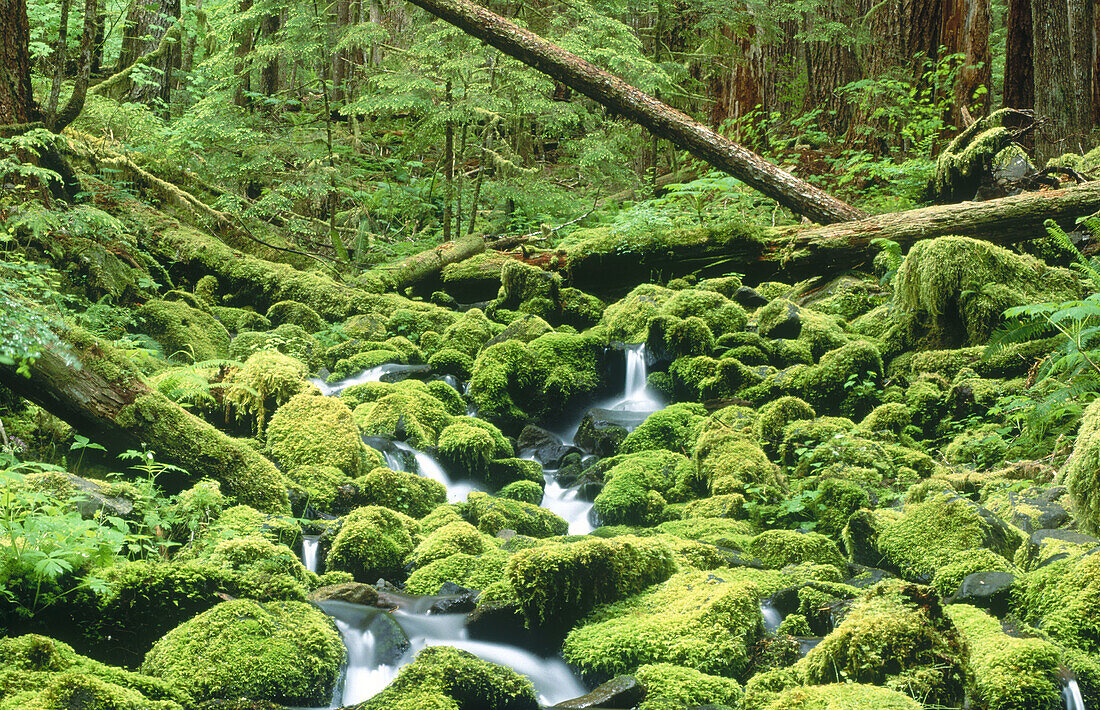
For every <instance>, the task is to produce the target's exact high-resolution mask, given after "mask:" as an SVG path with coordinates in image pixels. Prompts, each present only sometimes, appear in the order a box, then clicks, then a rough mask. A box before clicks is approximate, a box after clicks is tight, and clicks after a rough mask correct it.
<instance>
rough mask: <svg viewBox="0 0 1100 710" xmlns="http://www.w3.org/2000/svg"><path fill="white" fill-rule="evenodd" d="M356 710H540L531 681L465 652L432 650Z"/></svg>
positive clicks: (449, 649) (424, 651)
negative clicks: (475, 709) (538, 709)
mask: <svg viewBox="0 0 1100 710" xmlns="http://www.w3.org/2000/svg"><path fill="white" fill-rule="evenodd" d="M356 708H357V710H463V709H470V710H472V709H473V708H477V709H478V710H537V708H538V703H537V702H536V700H535V690H534V688H533V687H532V686H531V681H529V680H527V679H526V678H524V677H523V676H521V675H519V674H518V673H516V672H515V671H513V670H511V669H510V668H505V667H503V666H498V665H495V664H493V663H489V662H488V661H482V660H481V659H479V658H477V657H476V656H474V655H473V654H472V653H468V652H467V651H460V650H458V649H457V648H448V647H446V646H432V647H429V648H426V649H424V650H423V651H421V652H420V653H418V654H417V656H416V660H414V661H413V662H412V663H411V664H409V665H407V666H405V667H404V668H402V669H401V673H400V674H398V676H397V678H396V680H394V681H393V682H392V683H390V685H389V686H388V687H387V688H386V689H385V690H383V691H382V692H381V693H379V694H378V695H376V696H375V697H373V698H371V699H370V700H368V701H366V702H365V703H361V704H360V705H358V706H356Z"/></svg>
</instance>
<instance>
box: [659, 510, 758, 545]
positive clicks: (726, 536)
mask: <svg viewBox="0 0 1100 710" xmlns="http://www.w3.org/2000/svg"><path fill="white" fill-rule="evenodd" d="M657 529H658V530H660V531H661V532H663V533H668V534H669V535H675V536H677V537H681V538H684V539H685V540H698V541H699V542H704V543H707V544H709V545H717V546H718V547H725V548H729V549H732V550H740V549H742V548H744V547H745V546H746V545H747V544H748V543H749V541H750V540H751V539H752V537H753V534H754V532H755V531H754V530H753V528H752V526H751V525H750V524H749V523H747V522H745V521H743V520H729V519H727V518H688V519H686V520H670V521H668V522H665V523H661V524H660V525H658V526H657Z"/></svg>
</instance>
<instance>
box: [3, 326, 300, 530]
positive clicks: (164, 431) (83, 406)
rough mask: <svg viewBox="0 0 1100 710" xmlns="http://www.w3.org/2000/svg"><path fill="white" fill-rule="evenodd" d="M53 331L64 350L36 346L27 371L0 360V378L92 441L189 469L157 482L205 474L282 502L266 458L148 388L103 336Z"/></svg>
mask: <svg viewBox="0 0 1100 710" xmlns="http://www.w3.org/2000/svg"><path fill="white" fill-rule="evenodd" d="M58 331H59V332H58V335H60V336H61V337H62V339H63V340H64V342H66V344H67V345H68V346H69V349H70V351H71V353H70V354H69V357H68V358H67V357H66V356H65V355H63V354H61V353H57V352H52V351H45V352H43V353H42V355H41V357H39V358H38V359H37V360H36V361H35V362H34V363H33V364H32V365H31V366H30V377H29V378H28V377H24V376H23V375H20V374H18V373H17V372H16V370H15V367H14V366H5V365H0V384H2V385H4V386H6V387H8V388H10V389H11V390H12V391H13V392H15V393H16V394H19V395H20V396H22V397H25V398H26V399H28V400H30V401H32V402H35V403H36V404H38V405H39V406H41V407H42V408H43V409H45V410H46V411H48V412H50V413H51V414H53V415H55V416H57V417H60V418H61V419H64V420H65V421H66V422H68V423H69V424H71V425H72V426H73V427H74V428H75V429H76V430H77V431H79V432H82V433H83V434H84V435H86V436H88V437H89V438H91V439H92V440H93V441H97V442H100V443H102V444H104V445H108V447H109V448H111V447H114V448H120V449H121V448H140V447H141V445H142V444H145V445H147V446H148V447H149V448H150V449H152V450H153V451H155V453H156V456H157V460H159V461H164V462H166V463H171V464H174V465H176V466H179V467H181V468H183V469H184V470H186V471H187V472H188V473H189V474H190V477H189V478H188V479H186V480H182V479H181V480H173V481H167V482H166V481H163V480H162V481H160V483H162V484H165V483H167V484H168V485H170V486H172V487H173V488H182V487H184V486H185V485H188V484H190V483H193V482H194V481H196V480H199V479H200V478H203V477H209V478H213V479H215V480H217V481H220V482H221V483H222V484H223V485H224V486H225V487H226V489H227V492H230V493H231V494H232V495H235V496H236V497H237V499H238V500H239V501H240V502H241V503H244V504H246V505H251V506H253V507H255V508H257V509H260V510H266V511H270V512H286V511H288V510H289V506H288V503H287V497H286V486H285V483H284V482H283V480H282V476H281V475H280V474H279V472H278V470H277V469H276V468H275V466H274V464H272V463H271V462H270V461H268V460H267V459H265V458H264V457H263V456H261V455H260V454H258V453H256V451H254V450H253V449H252V448H251V447H249V446H248V445H247V444H244V443H242V442H239V441H236V440H235V439H231V438H230V437H229V436H227V435H225V434H223V433H222V432H220V431H218V430H217V429H215V428H214V427H212V426H211V425H209V424H207V423H206V422H204V421H202V420H201V419H199V418H198V417H195V416H194V415H192V414H190V413H188V412H186V411H184V410H183V409H182V408H181V407H180V406H179V405H177V404H175V403H174V402H172V401H170V400H169V399H168V398H167V397H165V396H164V395H162V394H160V393H159V392H157V391H156V390H153V389H151V388H150V387H149V386H148V385H146V384H145V382H144V381H143V380H142V379H141V376H140V374H139V373H138V371H137V370H136V369H135V368H134V366H133V365H132V364H131V363H130V362H129V361H128V360H127V359H126V358H125V357H123V356H121V355H120V354H118V353H117V352H116V351H115V350H114V348H112V347H111V345H110V344H108V343H106V342H104V341H102V340H100V339H98V338H96V337H94V336H92V335H90V334H89V333H87V332H85V331H82V330H80V329H76V328H73V329H62V328H58Z"/></svg>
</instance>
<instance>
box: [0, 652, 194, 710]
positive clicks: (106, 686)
mask: <svg viewBox="0 0 1100 710" xmlns="http://www.w3.org/2000/svg"><path fill="white" fill-rule="evenodd" d="M192 703H193V700H192V698H191V696H190V695H189V694H188V693H187V692H186V691H184V690H182V689H181V688H179V687H176V686H175V685H173V684H171V683H166V682H165V681H163V680H161V679H159V678H153V677H151V676H148V675H144V674H141V673H133V672H130V671H126V670H123V669H121V668H115V667H113V666H108V665H106V664H103V663H100V662H98V661H93V660H92V659H90V658H86V657H84V656H81V655H79V654H77V653H76V651H74V650H73V649H72V648H71V647H70V646H68V645H67V644H64V643H62V642H60V641H57V640H54V639H51V638H47V637H45V636H36V635H30V634H28V635H26V636H16V637H4V638H0V708H3V709H4V710H24V709H26V708H33V709H34V710H70V709H71V708H92V709H93V710H98V709H99V708H103V709H104V710H108V709H113V708H133V709H134V710H180V708H181V707H183V706H187V707H190V706H191V704H192Z"/></svg>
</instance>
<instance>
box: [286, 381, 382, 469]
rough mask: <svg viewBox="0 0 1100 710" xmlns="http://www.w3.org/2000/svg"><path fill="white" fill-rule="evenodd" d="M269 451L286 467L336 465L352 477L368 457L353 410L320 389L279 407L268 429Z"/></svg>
mask: <svg viewBox="0 0 1100 710" xmlns="http://www.w3.org/2000/svg"><path fill="white" fill-rule="evenodd" d="M267 448H268V450H269V451H270V452H271V455H272V456H273V457H274V458H275V460H276V461H278V462H279V463H280V464H281V465H282V466H283V467H284V468H288V469H290V468H294V467H296V466H306V465H310V464H318V465H322V466H335V467H336V468H338V469H340V470H341V471H343V472H344V473H346V474H347V475H349V476H356V475H358V474H359V472H360V470H361V469H362V466H363V463H364V455H365V454H364V445H363V442H362V440H361V438H360V434H359V427H358V426H357V425H356V422H355V417H354V416H353V415H352V413H351V410H350V409H348V407H347V405H346V404H344V403H343V402H342V401H341V400H340V399H339V398H336V397H325V396H323V395H321V393H320V392H318V391H317V390H316V389H310V390H307V391H305V392H302V393H300V394H297V395H295V396H294V397H291V398H290V400H288V401H287V403H286V404H284V405H283V406H281V407H279V409H278V410H277V411H276V412H275V415H274V416H273V417H271V423H270V424H269V425H268V427H267Z"/></svg>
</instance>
